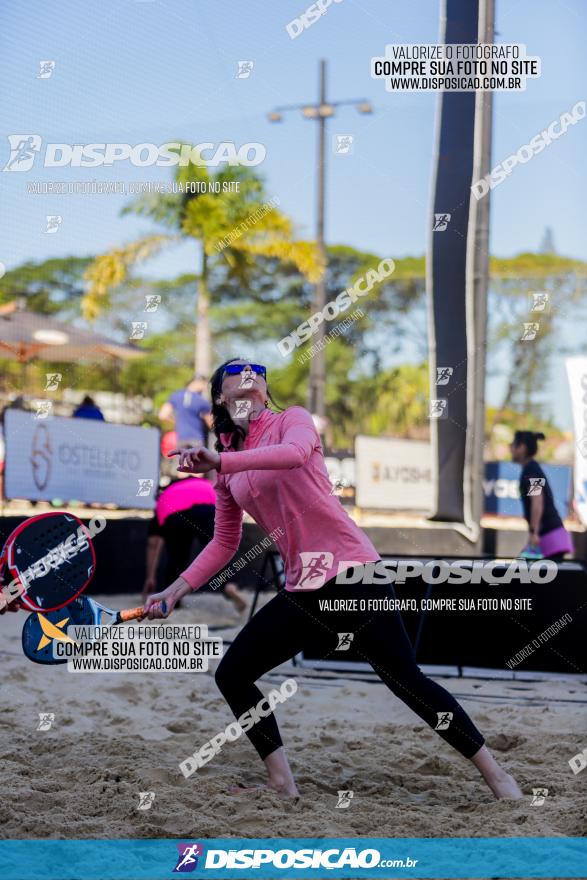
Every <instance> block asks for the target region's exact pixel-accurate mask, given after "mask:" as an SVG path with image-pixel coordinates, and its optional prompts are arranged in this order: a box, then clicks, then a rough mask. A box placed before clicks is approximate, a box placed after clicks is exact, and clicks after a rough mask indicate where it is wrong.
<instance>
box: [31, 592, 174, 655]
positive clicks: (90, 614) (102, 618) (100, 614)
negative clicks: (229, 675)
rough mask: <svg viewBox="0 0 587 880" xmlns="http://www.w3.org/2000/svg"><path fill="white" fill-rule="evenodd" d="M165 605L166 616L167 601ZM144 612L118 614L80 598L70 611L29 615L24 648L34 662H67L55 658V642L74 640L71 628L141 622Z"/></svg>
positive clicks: (87, 597)
mask: <svg viewBox="0 0 587 880" xmlns="http://www.w3.org/2000/svg"><path fill="white" fill-rule="evenodd" d="M161 604H162V609H163V613H164V614H165V613H166V612H167V608H166V605H165V602H162V603H161ZM144 613H145V609H144V608H143V606H142V605H140V606H139V607H138V608H129V609H128V610H126V611H114V610H113V609H112V608H106V607H105V606H104V605H100V603H99V602H96V600H95V599H90V598H89V596H78V597H77V598H76V599H73V601H71V602H70V603H69V604H68V606H67V608H61V609H59V610H57V611H49V612H48V613H45V612H36V613H35V614H29V616H28V617H27V619H26V621H25V624H24V627H23V629H22V649H23V651H24V653H25V654H26V656H27V657H28V658H29V660H32V661H33V663H43V664H51V665H54V664H57V663H67V658H65V657H54V656H53V642H54V641H55V640H56V639H58V640H60V641H72V639H70V638H69V636H68V635H67V627H68V626H117V625H118V624H119V623H124V622H125V621H127V620H137V619H138V618H140V617H143V615H144Z"/></svg>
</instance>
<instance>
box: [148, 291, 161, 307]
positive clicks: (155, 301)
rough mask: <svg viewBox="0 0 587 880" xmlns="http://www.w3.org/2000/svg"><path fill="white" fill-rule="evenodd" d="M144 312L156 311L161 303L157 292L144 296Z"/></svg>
mask: <svg viewBox="0 0 587 880" xmlns="http://www.w3.org/2000/svg"><path fill="white" fill-rule="evenodd" d="M145 303H146V305H145V312H156V311H157V309H158V308H159V306H160V305H161V297H160V295H159V294H158V293H155V294H151V295H150V296H146V297H145Z"/></svg>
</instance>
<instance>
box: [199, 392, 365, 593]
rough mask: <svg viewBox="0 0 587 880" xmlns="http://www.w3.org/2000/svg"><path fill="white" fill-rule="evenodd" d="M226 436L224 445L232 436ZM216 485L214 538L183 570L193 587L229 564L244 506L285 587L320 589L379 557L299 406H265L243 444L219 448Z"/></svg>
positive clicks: (309, 418) (307, 417) (297, 589)
mask: <svg viewBox="0 0 587 880" xmlns="http://www.w3.org/2000/svg"><path fill="white" fill-rule="evenodd" d="M221 441H222V442H223V443H224V445H225V447H226V445H227V444H228V443H229V442H230V439H229V438H224V437H222V438H221ZM214 488H215V490H216V518H215V522H214V537H213V539H212V541H210V543H209V544H208V545H207V546H206V547H205V548H204V550H202V552H201V553H200V554H199V556H197V557H196V559H195V560H194V561H193V562H192V564H191V565H190V566H189V568H187V569H186V571H184V572H183V574H182V577H183V578H184V579H185V580H186V581H187V582H188V584H189V585H190V586H191V588H192V590H197V589H198V587H201V586H202V584H205V583H207V582H208V581H209V580H210V579H211V578H212V577H213V576H214V575H215V574H216V573H217V572H218V571H220V570H221V569H222V568H224V567H225V566H226V565H228V563H229V562H230V560H231V559H232V557H233V556H234V554H235V553H236V551H237V550H238V547H239V544H240V539H241V534H242V518H243V510H246V511H247V513H248V514H250V516H252V517H253V519H254V520H255V522H257V523H258V524H259V525H260V526H261V528H262V529H263V530H264V531H266V532H267V533H268V534H271V536H272V537H273V540H274V541H275V544H276V545H277V549H278V550H279V553H280V554H281V557H282V559H283V563H284V568H285V575H286V585H285V588H286V590H291V591H299V590H313V589H318V588H319V587H321V586H323V585H324V584H325V583H326V581H328V580H329V579H330V578H332V577H335V576H336V574H337V572H338V571H339V568H340V570H342V569H343V568H345V567H348V566H350V565H352V564H353V563H359V562H376V561H377V560H378V559H379V554H378V553H377V551H376V550H375V547H374V546H373V544H372V543H371V541H369V539H368V538H367V536H366V535H365V534H364V532H362V531H361V529H359V527H358V526H357V525H356V524H355V523H354V522H353V521H352V519H351V518H350V517H349V516H348V514H347V513H345V511H344V509H343V507H342V505H341V503H340V501H339V500H338V498H336V497H335V496H333V495H332V488H331V485H330V480H329V478H328V472H327V470H326V465H325V463H324V457H323V454H322V446H321V444H320V438H319V436H318V433H317V431H316V428H315V427H314V423H313V421H312V417H311V415H310V413H309V412H307V411H306V410H305V409H303V408H302V407H301V406H292V407H290V408H289V409H287V410H285V412H281V413H274V412H271V411H270V410H267V409H266V410H264V411H263V412H262V413H261V414H260V415H259V416H258V417H257V418H256V419H253V420H251V421H250V423H249V433H248V434H247V436H246V438H245V442H244V449H243V450H242V451H241V452H234V451H226V452H221V453H220V471H219V474H218V479H217V481H216V485H215V487H214ZM341 563H342V565H341ZM345 563H346V565H345Z"/></svg>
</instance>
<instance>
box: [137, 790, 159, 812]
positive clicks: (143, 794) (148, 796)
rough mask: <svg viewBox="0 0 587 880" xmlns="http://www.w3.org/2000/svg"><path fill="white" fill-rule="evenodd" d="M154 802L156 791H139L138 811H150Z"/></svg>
mask: <svg viewBox="0 0 587 880" xmlns="http://www.w3.org/2000/svg"><path fill="white" fill-rule="evenodd" d="M154 800H155V792H154V791H139V805H138V807H137V810H150V809H151V806H152V804H153V801H154Z"/></svg>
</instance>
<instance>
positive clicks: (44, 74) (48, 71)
mask: <svg viewBox="0 0 587 880" xmlns="http://www.w3.org/2000/svg"><path fill="white" fill-rule="evenodd" d="M54 70H55V62H54V61H39V72H38V74H37V79H49V77H50V76H52V75H53V71H54Z"/></svg>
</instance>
